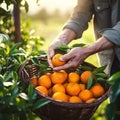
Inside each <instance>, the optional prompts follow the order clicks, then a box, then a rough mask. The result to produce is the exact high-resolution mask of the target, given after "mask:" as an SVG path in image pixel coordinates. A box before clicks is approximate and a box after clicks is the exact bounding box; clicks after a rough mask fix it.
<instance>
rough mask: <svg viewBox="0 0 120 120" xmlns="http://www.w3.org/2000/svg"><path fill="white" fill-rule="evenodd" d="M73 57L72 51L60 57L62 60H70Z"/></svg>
mask: <svg viewBox="0 0 120 120" xmlns="http://www.w3.org/2000/svg"><path fill="white" fill-rule="evenodd" d="M72 58H73V56H72V55H71V53H67V54H64V55H63V56H62V57H60V60H61V61H69V60H70V59H72Z"/></svg>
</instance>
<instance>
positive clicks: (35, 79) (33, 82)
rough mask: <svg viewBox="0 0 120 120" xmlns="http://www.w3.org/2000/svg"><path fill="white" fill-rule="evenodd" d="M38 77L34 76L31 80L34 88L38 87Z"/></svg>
mask: <svg viewBox="0 0 120 120" xmlns="http://www.w3.org/2000/svg"><path fill="white" fill-rule="evenodd" d="M37 80H38V79H37V77H36V76H33V77H31V78H30V83H31V84H32V85H33V86H34V87H36V86H37V84H38V83H37Z"/></svg>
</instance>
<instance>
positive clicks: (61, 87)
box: [52, 84, 65, 93]
mask: <svg viewBox="0 0 120 120" xmlns="http://www.w3.org/2000/svg"><path fill="white" fill-rule="evenodd" d="M52 91H53V93H55V92H64V93H65V87H64V85H62V84H55V85H54V86H53V87H52Z"/></svg>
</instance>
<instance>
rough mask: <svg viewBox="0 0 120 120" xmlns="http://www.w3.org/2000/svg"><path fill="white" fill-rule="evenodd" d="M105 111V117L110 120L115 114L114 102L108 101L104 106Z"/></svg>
mask: <svg viewBox="0 0 120 120" xmlns="http://www.w3.org/2000/svg"><path fill="white" fill-rule="evenodd" d="M105 111H106V113H105V116H106V119H107V120H112V119H113V117H114V115H115V105H114V103H110V104H108V105H107V106H106V110H105Z"/></svg>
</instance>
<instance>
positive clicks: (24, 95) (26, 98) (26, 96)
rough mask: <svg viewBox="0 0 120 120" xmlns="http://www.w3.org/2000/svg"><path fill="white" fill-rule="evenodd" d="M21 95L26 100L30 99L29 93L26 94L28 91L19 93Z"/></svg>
mask: <svg viewBox="0 0 120 120" xmlns="http://www.w3.org/2000/svg"><path fill="white" fill-rule="evenodd" d="M19 97H21V98H22V99H24V100H28V99H29V98H28V95H27V94H26V93H23V92H22V93H19Z"/></svg>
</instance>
